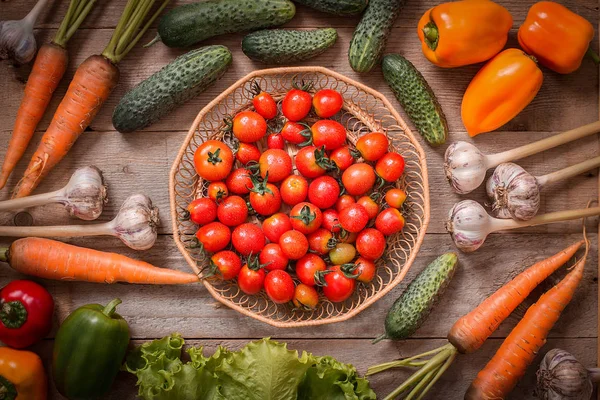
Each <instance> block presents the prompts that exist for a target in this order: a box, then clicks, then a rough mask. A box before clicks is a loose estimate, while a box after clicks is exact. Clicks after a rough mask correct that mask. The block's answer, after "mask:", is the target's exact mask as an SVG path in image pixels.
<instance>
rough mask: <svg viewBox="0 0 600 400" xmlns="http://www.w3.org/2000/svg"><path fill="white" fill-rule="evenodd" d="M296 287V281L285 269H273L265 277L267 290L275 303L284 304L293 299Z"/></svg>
mask: <svg viewBox="0 0 600 400" xmlns="http://www.w3.org/2000/svg"><path fill="white" fill-rule="evenodd" d="M294 289H295V287H294V281H293V280H292V277H291V276H290V274H288V273H287V272H285V271H281V270H275V271H271V272H269V273H268V274H267V277H266V278H265V291H266V292H267V296H269V298H270V299H271V300H272V301H273V302H274V303H278V304H283V303H287V302H288V301H292V299H293V298H294Z"/></svg>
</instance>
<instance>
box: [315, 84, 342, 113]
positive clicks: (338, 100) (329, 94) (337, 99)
mask: <svg viewBox="0 0 600 400" xmlns="http://www.w3.org/2000/svg"><path fill="white" fill-rule="evenodd" d="M343 105H344V99H343V98H342V95H341V94H339V92H336V91H335V90H332V89H321V90H319V91H318V92H317V93H315V95H314V97H313V107H314V108H315V113H316V114H317V115H318V116H319V117H321V118H330V117H333V116H334V115H335V114H337V113H338V112H339V111H340V110H341V109H342V106H343Z"/></svg>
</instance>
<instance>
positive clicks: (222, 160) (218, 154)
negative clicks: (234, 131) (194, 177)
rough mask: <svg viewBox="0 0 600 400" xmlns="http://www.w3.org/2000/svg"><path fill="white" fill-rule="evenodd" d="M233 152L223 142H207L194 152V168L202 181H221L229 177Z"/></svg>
mask: <svg viewBox="0 0 600 400" xmlns="http://www.w3.org/2000/svg"><path fill="white" fill-rule="evenodd" d="M232 166H233V152H232V151H231V149H230V148H229V146H227V145H226V144H225V143H223V142H219V141H218V140H207V141H206V142H204V143H202V144H201V145H200V146H198V148H197V149H196V151H195V152H194V167H195V169H196V172H197V173H198V175H200V177H201V178H202V179H205V180H207V181H220V180H223V179H225V178H226V177H227V175H229V172H230V171H231V167H232Z"/></svg>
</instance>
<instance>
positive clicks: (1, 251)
mask: <svg viewBox="0 0 600 400" xmlns="http://www.w3.org/2000/svg"><path fill="white" fill-rule="evenodd" d="M8 251H9V248H8V247H0V261H2V262H5V263H10V261H9V258H8Z"/></svg>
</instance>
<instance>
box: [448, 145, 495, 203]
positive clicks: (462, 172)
mask: <svg viewBox="0 0 600 400" xmlns="http://www.w3.org/2000/svg"><path fill="white" fill-rule="evenodd" d="M444 171H445V173H446V179H447V180H448V182H449V183H450V186H452V188H453V189H454V191H456V192H457V193H459V194H467V193H470V192H472V191H473V190H475V189H477V188H478V187H479V186H480V185H481V184H482V183H483V181H484V179H485V173H486V171H487V166H486V156H485V154H483V153H481V152H480V151H479V149H478V148H477V147H476V146H475V145H472V144H471V143H468V142H463V141H458V142H454V143H452V144H451V145H450V146H448V148H447V149H446V154H445V156H444Z"/></svg>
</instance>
